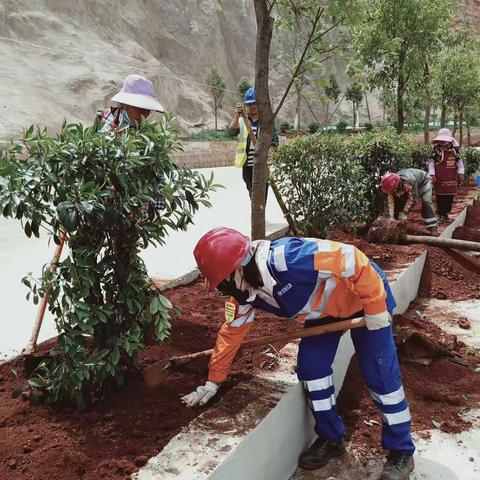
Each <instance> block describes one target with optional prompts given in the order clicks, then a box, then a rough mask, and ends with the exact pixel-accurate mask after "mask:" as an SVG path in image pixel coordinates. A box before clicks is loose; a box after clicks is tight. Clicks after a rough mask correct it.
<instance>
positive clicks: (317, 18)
mask: <svg viewBox="0 0 480 480" xmlns="http://www.w3.org/2000/svg"><path fill="white" fill-rule="evenodd" d="M324 11H325V8H324V7H319V8H318V10H317V13H316V15H315V18H314V20H313V24H312V29H311V31H310V34H309V35H308V38H307V41H306V43H305V47H304V49H303V52H302V55H301V56H300V60H299V61H298V63H297V66H296V68H295V71H294V72H293V75H292V77H291V78H290V81H289V83H288V85H287V88H286V89H285V92H284V94H283V96H282V99H281V100H280V102H279V104H278V105H277V108H276V109H275V112H274V113H273V117H274V118H275V117H276V116H277V115H278V112H279V111H280V109H281V108H282V106H283V104H284V102H285V99H286V98H287V95H288V92H289V91H290V89H291V88H292V85H293V82H294V81H295V79H296V78H297V76H298V74H299V71H300V68H301V67H302V64H303V61H304V59H305V56H306V55H307V52H308V49H309V48H310V46H311V44H312V39H313V38H314V35H315V31H316V30H317V26H318V22H319V21H320V18H321V17H322V15H323V12H324Z"/></svg>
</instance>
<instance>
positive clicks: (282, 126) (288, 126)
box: [278, 121, 293, 133]
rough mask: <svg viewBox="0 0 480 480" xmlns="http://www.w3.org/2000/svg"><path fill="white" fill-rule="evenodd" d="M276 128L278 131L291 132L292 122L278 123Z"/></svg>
mask: <svg viewBox="0 0 480 480" xmlns="http://www.w3.org/2000/svg"><path fill="white" fill-rule="evenodd" d="M278 130H279V131H280V133H285V132H291V131H292V130H293V124H292V123H290V122H287V121H285V122H282V123H280V125H279V127H278Z"/></svg>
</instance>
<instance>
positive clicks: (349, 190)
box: [270, 133, 368, 237]
mask: <svg viewBox="0 0 480 480" xmlns="http://www.w3.org/2000/svg"><path fill="white" fill-rule="evenodd" d="M345 138H346V137H344V136H340V135H321V134H318V133H317V134H315V135H308V136H304V137H299V138H297V139H295V140H294V141H292V142H290V143H288V144H286V145H284V146H282V147H280V148H278V149H277V151H276V152H275V153H274V154H273V155H272V157H271V160H270V162H271V169H270V172H271V176H272V178H273V179H274V180H275V182H276V184H277V186H278V187H279V189H280V192H281V193H282V196H283V198H284V199H285V201H286V203H287V206H288V208H289V210H290V211H291V212H292V214H293V215H294V216H295V218H296V220H297V222H298V223H299V225H300V228H301V229H302V231H304V232H305V234H306V235H315V236H320V237H326V236H328V235H329V233H330V232H331V230H332V228H333V227H335V226H350V227H351V226H352V225H355V224H358V223H360V222H362V221H364V220H365V219H366V217H367V214H368V201H367V188H368V180H367V178H366V177H365V175H364V172H363V169H362V167H361V166H360V165H359V164H358V163H356V162H354V161H352V160H351V159H350V158H349V157H348V156H347V155H346V152H345Z"/></svg>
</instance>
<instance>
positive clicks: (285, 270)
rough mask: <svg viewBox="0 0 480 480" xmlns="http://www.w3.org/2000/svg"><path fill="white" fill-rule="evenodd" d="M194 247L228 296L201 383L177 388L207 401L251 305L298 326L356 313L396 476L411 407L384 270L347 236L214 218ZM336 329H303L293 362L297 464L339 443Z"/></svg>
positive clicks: (387, 477)
mask: <svg viewBox="0 0 480 480" xmlns="http://www.w3.org/2000/svg"><path fill="white" fill-rule="evenodd" d="M194 256H195V259H196V261H197V265H198V267H199V269H200V271H201V272H202V274H203V275H204V276H205V279H206V282H207V285H208V288H209V289H210V290H213V289H215V288H216V289H218V290H219V291H220V292H221V293H223V294H226V295H229V296H231V299H230V301H228V302H227V303H226V305H225V320H226V321H225V323H224V324H223V326H222V328H221V329H220V331H219V333H218V337H217V341H216V345H215V349H214V352H213V354H212V357H211V359H210V364H209V375H208V380H207V382H206V383H205V385H202V386H199V387H198V388H197V389H196V390H195V391H193V392H192V393H190V394H189V395H186V396H184V397H183V398H182V400H183V402H184V403H186V404H187V405H188V406H189V407H193V406H194V405H205V404H206V403H207V402H208V401H209V400H210V399H211V398H212V397H213V396H214V395H215V394H216V393H217V391H218V388H219V385H220V384H221V383H222V382H223V381H224V380H225V379H226V378H227V375H228V372H229V369H230V366H231V364H232V362H233V359H234V357H235V354H236V353H237V351H238V349H239V347H240V344H241V343H242V341H243V339H244V338H245V336H246V334H247V333H248V331H249V330H250V328H251V327H252V322H253V320H254V317H255V310H256V309H261V310H265V311H267V312H270V313H273V314H275V315H277V316H279V317H287V318H296V317H299V318H300V319H302V320H304V322H305V327H311V326H314V325H319V324H325V323H331V322H335V321H339V320H340V319H349V318H355V317H358V316H364V317H365V321H366V327H362V328H358V329H354V330H352V331H351V335H352V340H353V343H354V345H355V350H356V352H357V356H358V361H359V364H360V368H361V371H362V375H363V378H364V380H365V383H366V384H367V386H368V388H369V390H370V394H371V396H372V398H373V401H374V402H375V404H376V405H377V407H378V408H379V410H380V414H381V416H382V420H383V427H382V444H383V447H384V448H385V449H387V450H389V451H390V453H389V455H388V457H387V461H386V463H385V465H384V468H383V472H382V476H381V479H382V480H404V479H408V478H409V477H410V472H411V471H412V470H413V458H412V455H413V452H414V450H415V447H414V445H413V442H412V437H411V434H410V426H411V418H410V411H409V408H408V404H407V399H406V398H405V393H404V391H403V387H402V380H401V374H400V369H399V364H398V358H397V353H396V350H395V345H394V342H393V337H392V323H391V322H392V312H393V309H394V308H395V300H394V298H393V296H392V292H391V291H390V287H389V285H388V282H387V280H386V277H385V274H384V273H383V271H382V270H381V269H380V268H379V267H378V266H377V265H376V264H375V263H373V262H371V261H369V260H368V258H367V257H366V256H365V254H363V253H362V252H361V251H360V250H358V249H357V248H355V247H354V246H352V245H346V244H342V243H337V242H332V241H328V240H316V239H302V238H295V237H287V238H282V239H279V240H275V241H272V242H270V241H267V240H257V241H254V242H251V241H250V240H249V239H248V238H247V237H245V236H243V235H242V234H241V233H239V232H237V231H236V230H232V229H229V228H223V227H221V228H216V229H214V230H211V231H210V232H208V233H207V234H206V235H204V236H203V237H202V238H201V239H200V241H199V242H198V243H197V245H196V247H195V250H194ZM341 336H342V333H341V332H334V333H327V334H324V335H317V336H314V337H309V338H303V339H302V340H301V342H300V347H299V352H298V360H297V361H298V364H297V372H298V378H299V380H300V381H301V382H302V383H303V385H304V388H305V390H306V394H307V395H308V399H309V404H310V407H311V411H312V414H313V416H314V418H315V431H316V433H317V435H318V438H317V440H316V441H315V442H314V443H313V445H312V446H311V447H310V448H309V449H308V450H307V451H305V452H304V453H303V454H302V455H301V457H300V459H299V465H300V466H301V467H302V468H305V469H310V470H314V469H318V468H321V467H323V466H324V465H326V464H327V463H328V462H329V460H331V459H332V458H334V457H338V456H341V455H343V454H344V453H345V445H344V442H343V437H344V435H345V427H344V424H343V422H342V419H341V418H340V417H339V415H338V412H337V409H336V406H335V391H334V385H333V370H332V364H333V360H334V357H335V353H336V351H337V347H338V344H339V341H340V337H341Z"/></svg>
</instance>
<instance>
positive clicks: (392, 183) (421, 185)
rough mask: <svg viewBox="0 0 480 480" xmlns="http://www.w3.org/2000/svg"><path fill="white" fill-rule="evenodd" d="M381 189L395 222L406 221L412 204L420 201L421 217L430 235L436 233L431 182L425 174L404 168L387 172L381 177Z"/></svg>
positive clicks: (414, 169)
mask: <svg viewBox="0 0 480 480" xmlns="http://www.w3.org/2000/svg"><path fill="white" fill-rule="evenodd" d="M381 188H382V191H383V193H386V194H387V197H388V214H389V215H390V217H393V218H395V219H397V220H407V215H408V212H409V211H410V208H411V207H412V204H413V203H414V202H416V201H417V200H418V199H419V198H420V199H421V201H422V217H423V222H424V224H425V227H426V228H427V230H428V231H429V232H430V233H436V232H437V227H438V223H437V217H436V216H435V209H434V207H433V203H432V181H431V179H430V176H429V175H428V174H427V172H424V171H423V170H419V169H417V168H405V169H404V170H400V171H399V172H398V173H393V172H388V173H386V174H385V175H384V176H383V177H382V181H381Z"/></svg>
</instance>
